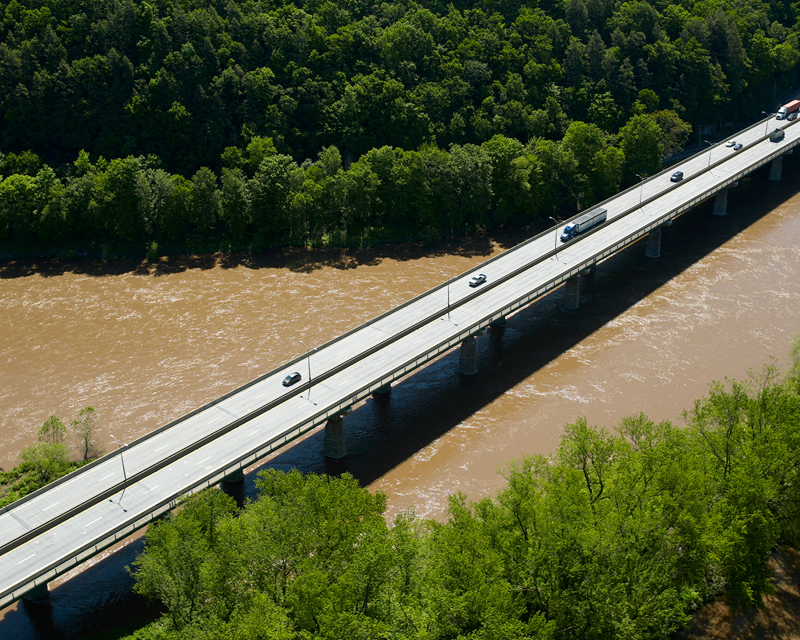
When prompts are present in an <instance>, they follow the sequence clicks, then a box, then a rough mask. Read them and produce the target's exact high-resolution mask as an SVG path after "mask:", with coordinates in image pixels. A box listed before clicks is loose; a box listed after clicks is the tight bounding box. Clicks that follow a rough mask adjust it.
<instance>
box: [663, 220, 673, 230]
mask: <svg viewBox="0 0 800 640" xmlns="http://www.w3.org/2000/svg"><path fill="white" fill-rule="evenodd" d="M671 226H672V220H664V222H662V223H661V228H662V229H663V228H664V227H671Z"/></svg>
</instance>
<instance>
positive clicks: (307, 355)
mask: <svg viewBox="0 0 800 640" xmlns="http://www.w3.org/2000/svg"><path fill="white" fill-rule="evenodd" d="M298 342H299V343H300V344H302V345H303V346H304V347H305V348H306V362H307V364H308V385H309V386H308V395H311V352H312V351H316V350H317V348H316V347H314V348H313V349H309V348H308V345H307V344H306V343H305V342H303V341H302V340H298Z"/></svg>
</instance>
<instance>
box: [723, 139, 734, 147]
mask: <svg viewBox="0 0 800 640" xmlns="http://www.w3.org/2000/svg"><path fill="white" fill-rule="evenodd" d="M735 144H736V140H728V141H727V142H726V143H725V146H726V147H732V146H733V145H735Z"/></svg>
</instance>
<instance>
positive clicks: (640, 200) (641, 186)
mask: <svg viewBox="0 0 800 640" xmlns="http://www.w3.org/2000/svg"><path fill="white" fill-rule="evenodd" d="M636 177H637V178H639V180H640V182H639V206H640V207H641V206H642V192H643V191H644V178H643V177H642V176H640V175H639V174H638V173H637V174H636Z"/></svg>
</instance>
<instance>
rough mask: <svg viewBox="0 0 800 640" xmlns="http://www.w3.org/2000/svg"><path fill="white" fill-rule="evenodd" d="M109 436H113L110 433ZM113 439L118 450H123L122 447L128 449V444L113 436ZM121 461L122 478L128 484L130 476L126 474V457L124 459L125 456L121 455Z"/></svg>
mask: <svg viewBox="0 0 800 640" xmlns="http://www.w3.org/2000/svg"><path fill="white" fill-rule="evenodd" d="M108 435H110V436H111V434H110V433H109V434H108ZM111 439H112V440H113V441H114V442H116V443H117V448H118V449H121V448H122V447H127V446H128V445H127V444H126V443H123V442H120V441H119V440H117V439H116V438H115V437H114V436H111ZM119 460H120V462H121V463H122V478H123V479H124V481H125V483H126V484H127V482H128V474H127V473H126V472H125V457H124V455H123V454H122V453H120V454H119Z"/></svg>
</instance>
